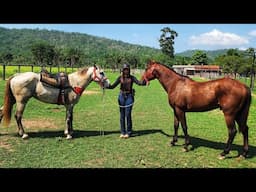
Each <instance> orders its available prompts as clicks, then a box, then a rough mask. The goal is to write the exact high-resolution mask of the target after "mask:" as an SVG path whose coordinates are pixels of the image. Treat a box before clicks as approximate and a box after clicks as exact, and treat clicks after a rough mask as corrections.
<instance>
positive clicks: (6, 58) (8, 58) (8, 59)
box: [0, 52, 13, 64]
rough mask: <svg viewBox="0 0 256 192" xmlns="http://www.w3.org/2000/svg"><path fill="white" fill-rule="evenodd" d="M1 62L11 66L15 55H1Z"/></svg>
mask: <svg viewBox="0 0 256 192" xmlns="http://www.w3.org/2000/svg"><path fill="white" fill-rule="evenodd" d="M0 59H1V61H2V62H4V63H5V64H9V63H10V62H11V61H12V60H13V54H11V53H9V52H8V53H3V54H2V55H1V58H0Z"/></svg>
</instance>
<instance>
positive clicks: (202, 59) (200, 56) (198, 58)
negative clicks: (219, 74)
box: [192, 50, 208, 65]
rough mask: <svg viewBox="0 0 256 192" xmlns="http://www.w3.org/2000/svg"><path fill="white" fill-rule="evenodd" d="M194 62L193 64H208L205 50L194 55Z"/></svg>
mask: <svg viewBox="0 0 256 192" xmlns="http://www.w3.org/2000/svg"><path fill="white" fill-rule="evenodd" d="M192 63H193V64H200V65H206V64H207V63H208V58H207V55H206V53H205V52H203V51H200V50H198V51H196V52H195V53H194V54H193V55H192Z"/></svg>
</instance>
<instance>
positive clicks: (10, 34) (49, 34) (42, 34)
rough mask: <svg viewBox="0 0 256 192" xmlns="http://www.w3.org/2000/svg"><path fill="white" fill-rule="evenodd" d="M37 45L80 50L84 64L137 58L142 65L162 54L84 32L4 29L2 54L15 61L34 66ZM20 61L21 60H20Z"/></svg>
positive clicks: (0, 45)
mask: <svg viewBox="0 0 256 192" xmlns="http://www.w3.org/2000/svg"><path fill="white" fill-rule="evenodd" d="M36 42H46V43H48V44H50V45H53V46H54V47H55V48H56V49H61V50H65V49H67V48H75V49H79V50H80V51H81V52H82V53H83V58H82V61H81V62H83V63H86V61H89V62H96V63H97V62H101V63H102V62H107V61H106V58H108V57H109V56H113V55H116V57H120V58H123V57H125V58H128V57H130V58H132V57H134V58H136V59H137V60H138V61H139V63H145V62H146V60H147V59H150V58H152V57H154V56H158V55H160V54H161V51H160V50H159V49H155V48H150V47H146V46H141V45H134V44H129V43H125V42H122V41H116V40H111V39H107V38H103V37H96V36H92V35H87V34H82V33H68V32H61V31H56V30H39V29H6V28H2V27H0V55H1V54H3V53H11V54H13V56H14V60H13V62H14V63H15V62H16V63H17V62H18V61H20V60H22V59H21V58H23V60H22V61H26V62H28V63H32V60H33V59H32V52H31V46H32V45H33V44H35V43H36ZM18 58H19V59H18Z"/></svg>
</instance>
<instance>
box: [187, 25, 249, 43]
mask: <svg viewBox="0 0 256 192" xmlns="http://www.w3.org/2000/svg"><path fill="white" fill-rule="evenodd" d="M189 40H190V42H189V43H190V44H191V45H193V46H194V45H207V46H212V47H216V46H220V47H222V48H228V47H232V46H241V45H245V44H248V43H249V41H248V39H246V38H244V37H241V36H239V35H236V34H234V33H225V32H221V31H219V30H217V29H214V30H212V31H210V32H208V33H202V34H200V35H198V36H195V35H193V36H191V37H190V38H189Z"/></svg>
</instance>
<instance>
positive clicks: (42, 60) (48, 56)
mask: <svg viewBox="0 0 256 192" xmlns="http://www.w3.org/2000/svg"><path fill="white" fill-rule="evenodd" d="M31 52H32V54H33V56H34V60H35V61H36V63H38V64H39V65H41V66H42V65H45V64H46V65H52V64H53V59H54V56H55V51H54V46H52V45H50V44H48V43H46V42H39V43H35V44H33V45H32V46H31Z"/></svg>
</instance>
